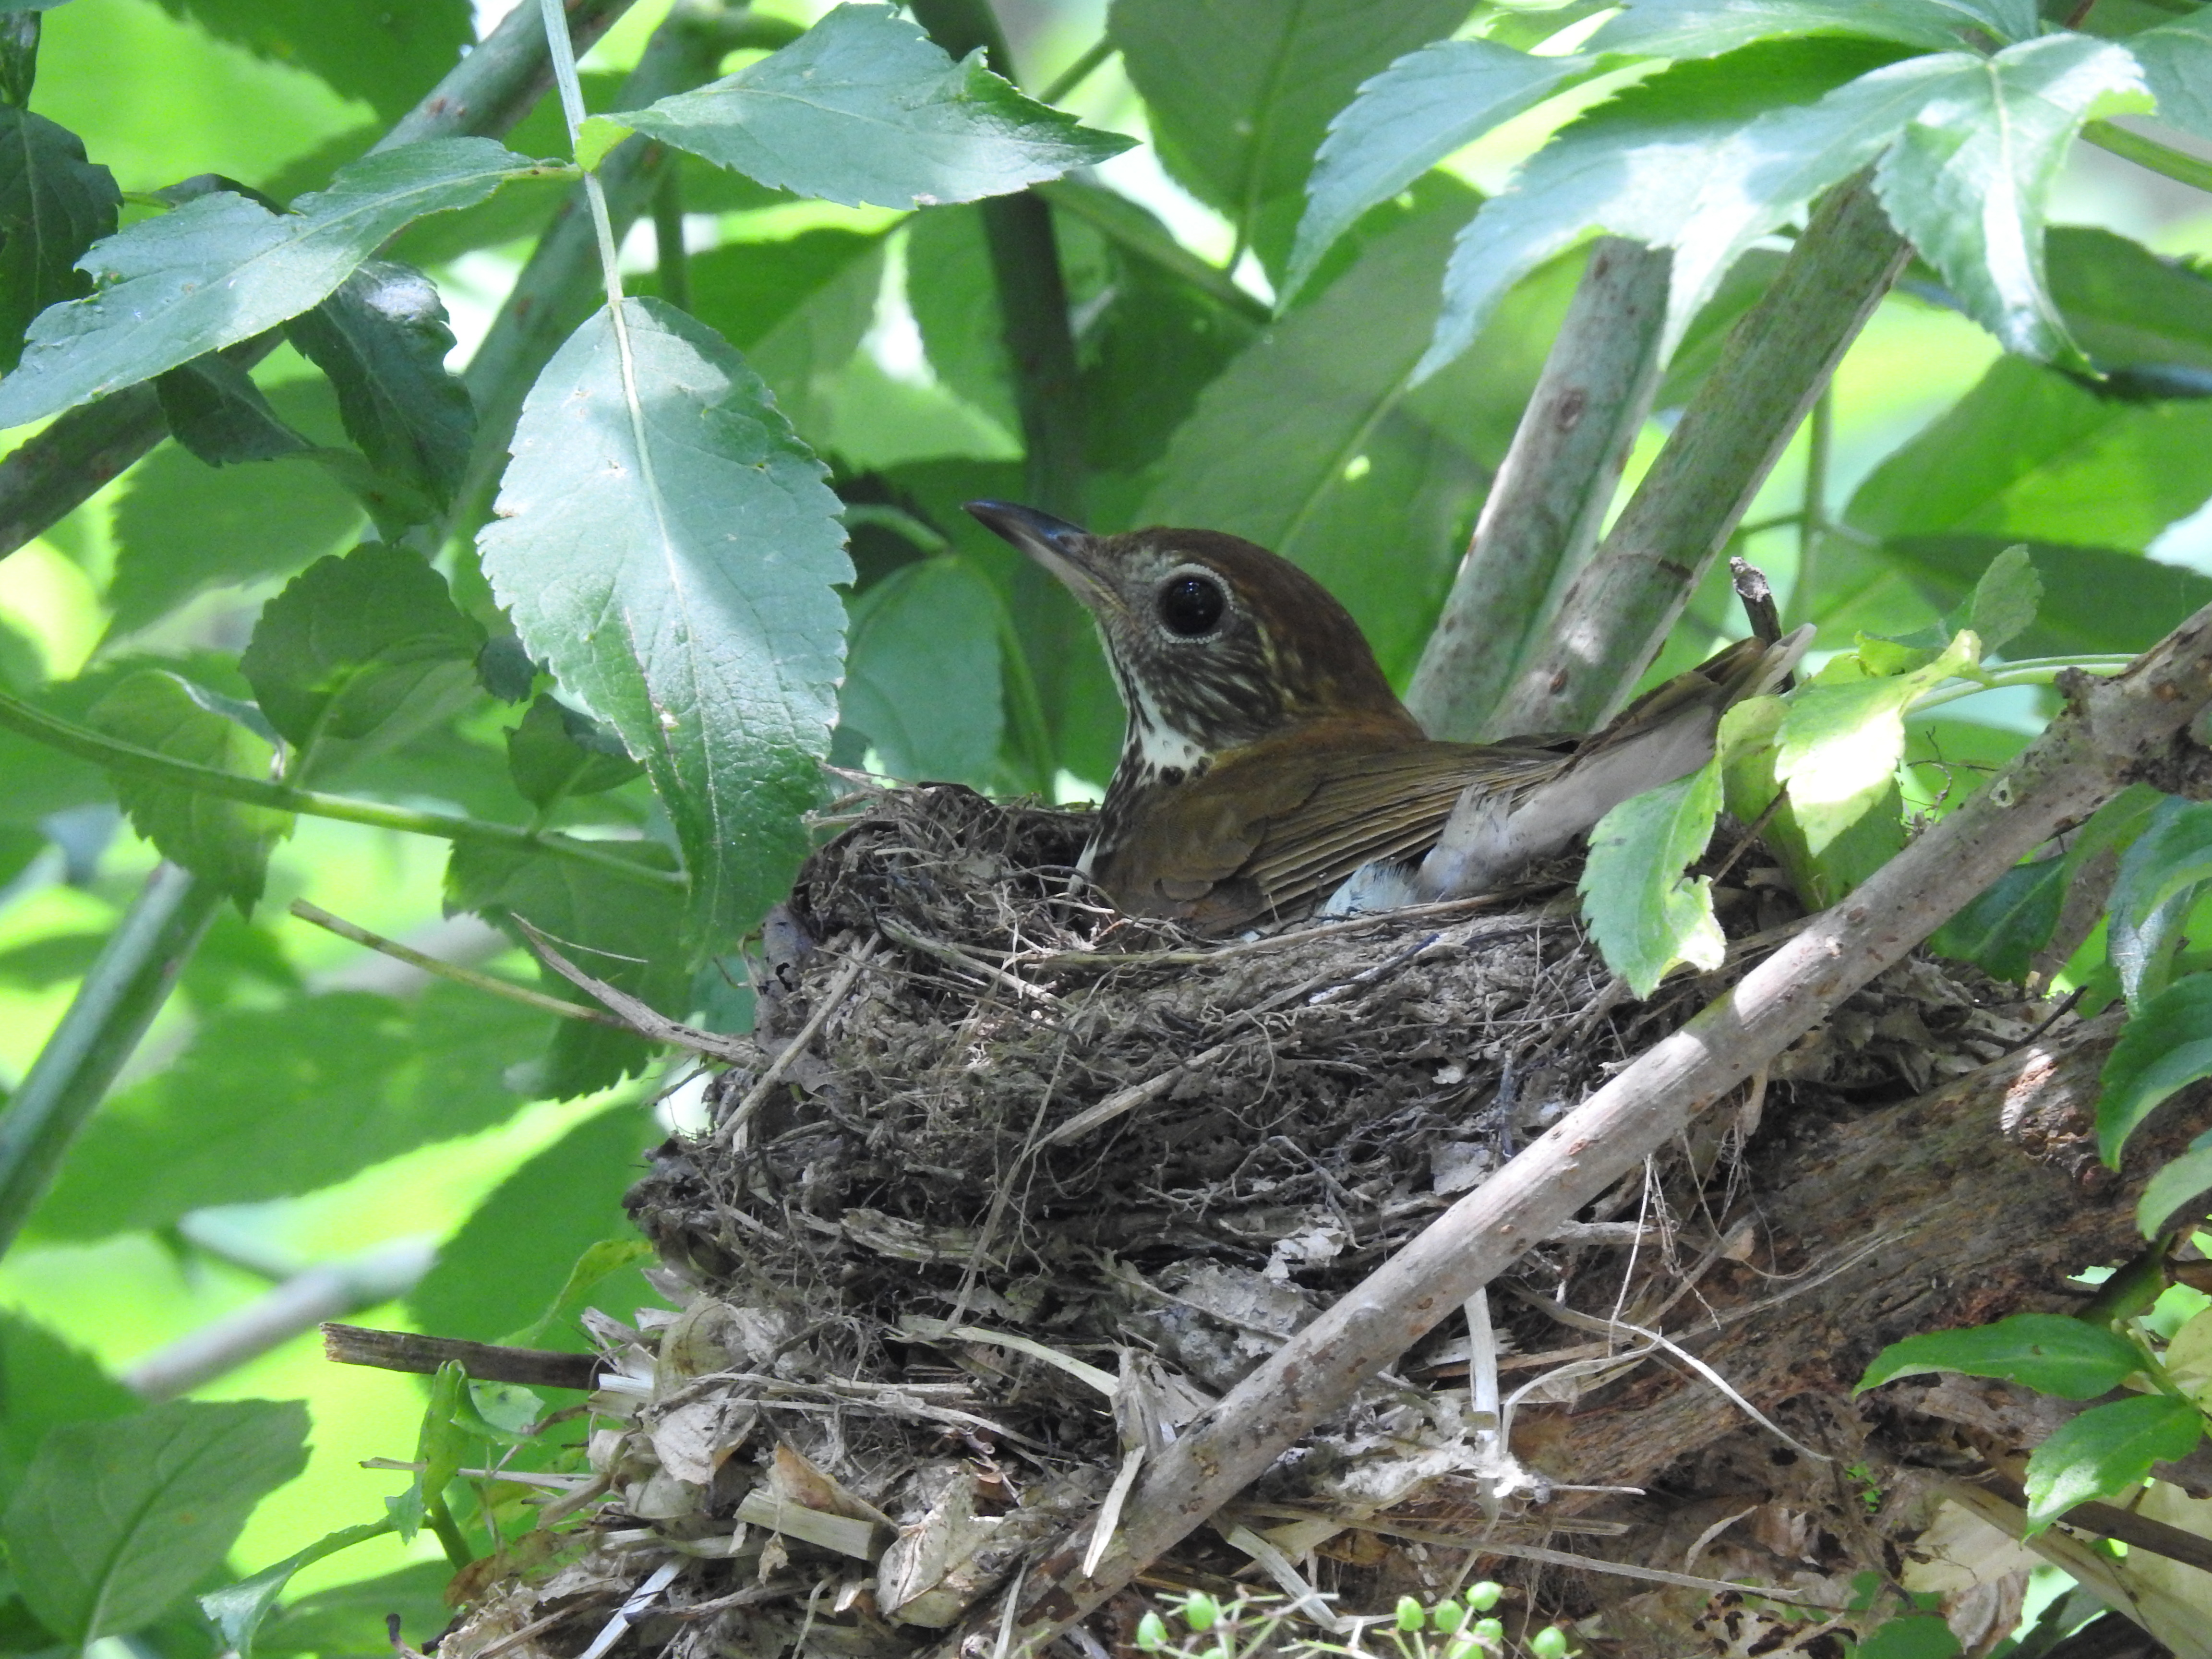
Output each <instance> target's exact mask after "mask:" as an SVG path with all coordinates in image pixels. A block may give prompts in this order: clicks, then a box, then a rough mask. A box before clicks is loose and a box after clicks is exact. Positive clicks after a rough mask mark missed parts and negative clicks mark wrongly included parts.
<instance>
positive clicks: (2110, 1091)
mask: <svg viewBox="0 0 2212 1659" xmlns="http://www.w3.org/2000/svg"><path fill="white" fill-rule="evenodd" d="M2204 1077H2212V974H2191V975H2189V976H2188V977H2187V978H2185V979H2178V980H2176V981H2174V982H2173V983H2172V984H2171V985H2169V986H2167V987H2166V988H2165V989H2164V990H2163V991H2160V993H2159V994H2157V995H2156V996H2154V997H2152V998H2150V999H2149V1000H2147V1001H2146V1002H2145V1003H2144V1004H2143V1005H2142V1007H2140V1008H2138V1009H2136V1012H2135V1017H2134V1018H2131V1019H2130V1020H2129V1021H2128V1023H2127V1024H2125V1025H2124V1026H2123V1027H2122V1028H2121V1030H2120V1040H2119V1041H2118V1042H2115V1043H2114V1044H2113V1045H2112V1054H2111V1055H2110V1056H2109V1057H2107V1058H2106V1061H2105V1069H2104V1071H2103V1073H2101V1074H2100V1077H2099V1079H2098V1083H2099V1085H2100V1094H2099V1096H2098V1099H2097V1150H2098V1152H2100V1153H2101V1154H2103V1156H2104V1159H2105V1162H2106V1163H2107V1164H2111V1165H2112V1167H2113V1168H2115V1169H2117V1168H2118V1167H2119V1162H2120V1149H2121V1148H2122V1147H2123V1146H2125V1145H2126V1144H2127V1139H2128V1137H2129V1136H2130V1135H2131V1134H2133V1133H2135V1132H2136V1129H2137V1128H2139V1127H2141V1126H2142V1122H2143V1121H2144V1120H2145V1119H2147V1118H2148V1117H2149V1116H2150V1115H2151V1113H2152V1112H2153V1111H2154V1110H2156V1109H2158V1107H2159V1106H2160V1104H2161V1103H2164V1102H2165V1100H2166V1098H2167V1097H2169V1096H2171V1095H2172V1093H2173V1092H2174V1091H2176V1090H2178V1089H2182V1088H2185V1087H2186V1086H2187V1085H2190V1084H2191V1083H2194V1082H2196V1081H2197V1079H2199V1078H2204Z"/></svg>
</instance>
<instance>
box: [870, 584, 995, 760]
mask: <svg viewBox="0 0 2212 1659" xmlns="http://www.w3.org/2000/svg"><path fill="white" fill-rule="evenodd" d="M852 609H853V632H852V640H851V642H850V644H849V645H848V647H847V649H846V659H845V692H844V698H843V702H842V720H843V722H844V723H845V724H846V725H848V726H852V727H854V729H855V730H857V731H860V732H864V733H866V736H867V738H868V740H869V742H870V743H871V744H873V745H874V747H875V749H876V750H877V752H878V754H880V755H881V756H882V757H883V761H884V766H885V767H887V768H888V769H890V775H892V776H893V777H896V778H904V779H908V780H916V781H919V780H928V781H941V782H951V783H974V784H981V783H984V782H986V781H988V779H989V777H990V775H991V773H992V771H993V769H994V767H995V766H996V764H997V763H998V757H999V738H1000V733H1001V732H1002V731H1003V729H1004V727H1005V724H1006V712H1005V703H1004V700H1003V699H1002V697H1001V696H1000V685H999V671H1000V665H999V637H1000V629H1001V627H1002V626H1003V622H1004V618H1003V613H1002V612H1001V611H1000V605H999V596H998V594H997V593H996V592H994V591H993V589H992V587H991V585H990V584H989V583H988V582H987V581H985V580H983V579H982V578H981V576H979V575H977V574H975V572H974V571H973V570H971V569H969V568H968V567H967V566H966V565H965V564H963V563H962V562H960V561H959V560H958V559H957V558H936V559H924V560H921V561H920V562H916V563H914V564H910V565H908V566H906V567H905V568H903V569H900V570H896V571H893V572H892V573H891V574H890V575H889V576H886V577H884V579H883V580H881V581H879V582H878V583H876V584H875V586H872V587H871V588H869V589H868V590H867V591H866V592H864V593H862V594H861V595H860V598H858V599H855V600H854V602H853V607H852Z"/></svg>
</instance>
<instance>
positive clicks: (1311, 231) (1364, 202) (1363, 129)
mask: <svg viewBox="0 0 2212 1659" xmlns="http://www.w3.org/2000/svg"><path fill="white" fill-rule="evenodd" d="M1606 68H1607V64H1606V63H1605V62H1604V61H1603V60H1601V58H1598V57H1595V56H1576V55H1563V56H1559V57H1553V58H1535V57H1532V56H1530V55H1529V54H1528V53H1527V52H1515V51H1514V50H1512V48H1510V46H1499V45H1498V43H1497V42H1496V41H1493V40H1439V41H1437V42H1435V43H1434V44H1432V45H1431V46H1424V47H1422V48H1421V49H1420V50H1419V52H1413V53H1410V54H1408V55H1407V56H1406V57H1404V58H1400V59H1399V60H1398V61H1397V62H1396V63H1395V64H1391V65H1390V67H1389V68H1388V69H1386V70H1383V73H1382V74H1380V75H1378V76H1376V77H1375V78H1374V79H1373V80H1371V81H1370V82H1367V83H1366V84H1365V85H1364V86H1363V87H1361V88H1359V95H1358V97H1356V98H1354V99H1353V100H1352V101H1351V102H1350V103H1349V104H1347V105H1346V106H1344V108H1343V109H1341V110H1340V111H1339V112H1337V116H1336V118H1335V119H1334V120H1333V121H1331V122H1330V123H1329V125H1328V138H1327V139H1326V140H1325V141H1323V143H1322V147H1321V153H1320V155H1317V156H1316V158H1315V160H1314V167H1313V176H1312V178H1311V179H1309V180H1308V181H1307V185H1306V197H1307V202H1306V209H1305V213H1304V216H1303V217H1302V218H1301V219H1300V220H1299V221H1298V234H1297V241H1296V243H1295V244H1294V245H1293V246H1292V247H1291V258H1290V269H1289V271H1288V273H1287V274H1286V275H1285V277H1284V279H1283V289H1282V299H1283V301H1285V302H1287V301H1290V300H1291V299H1293V298H1295V297H1296V296H1297V291H1298V290H1299V289H1301V288H1303V287H1304V285H1305V283H1306V282H1307V280H1308V279H1309V278H1310V276H1312V275H1313V272H1314V268H1315V267H1316V265H1318V264H1320V263H1321V259H1322V255H1323V254H1325V253H1327V252H1328V250H1329V249H1330V248H1331V247H1332V246H1334V245H1335V243H1336V240H1337V239H1338V238H1339V237H1340V236H1342V235H1343V234H1344V233H1345V232H1346V231H1347V230H1350V229H1351V228H1352V226H1353V225H1354V224H1355V223H1357V222H1358V219H1359V216H1360V215H1362V214H1364V213H1365V212H1366V211H1367V210H1369V209H1370V208H1371V207H1374V206H1376V204H1378V203H1383V202H1387V201H1389V199H1390V198H1391V197H1393V196H1395V195H1396V194H1397V193H1398V192H1399V191H1401V190H1403V189H1405V188H1406V186H1407V185H1410V184H1412V183H1413V180H1414V179H1418V178H1419V177H1420V176H1421V174H1423V173H1426V172H1427V171H1428V170H1429V169H1430V168H1431V167H1434V166H1436V164H1437V162H1439V161H1443V159H1444V158H1445V157H1446V156H1447V155H1450V154H1451V153H1452V152H1453V151H1454V150H1455V149H1459V148H1460V147H1461V146H1462V145H1464V144H1468V143H1473V142H1474V140H1475V139H1477V138H1479V137H1481V136H1482V135H1483V134H1484V133H1486V132H1487V131H1490V130H1491V129H1492V127H1494V126H1497V125H1499V124H1500V123H1502V122H1505V121H1509V120H1510V119H1512V118H1513V117H1515V116H1516V115H1518V114H1520V113H1521V112H1522V111H1523V110H1528V109H1533V108H1534V107H1535V106H1537V105H1538V104H1540V103H1541V102H1543V100H1545V99H1547V98H1549V97H1550V96H1551V95H1552V94H1553V93H1555V92H1563V91H1565V89H1566V88H1569V87H1571V86H1576V85H1578V84H1580V83H1581V82H1584V81H1587V80H1589V78H1590V77H1591V76H1595V75H1598V74H1601V73H1603V72H1604V70H1605V69H1606Z"/></svg>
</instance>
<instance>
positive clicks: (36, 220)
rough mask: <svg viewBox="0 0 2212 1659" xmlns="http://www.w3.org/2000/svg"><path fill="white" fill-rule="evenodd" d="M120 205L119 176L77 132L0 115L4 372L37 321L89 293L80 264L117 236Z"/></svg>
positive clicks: (0, 367) (7, 112)
mask: <svg viewBox="0 0 2212 1659" xmlns="http://www.w3.org/2000/svg"><path fill="white" fill-rule="evenodd" d="M118 201H119V197H118V194H117V191H116V189H115V179H114V175H112V173H109V172H108V170H107V169H106V167H100V166H98V165H96V164H95V163H94V162H92V161H88V160H86V159H85V154H84V143H83V141H82V139H80V138H79V137H77V136H76V134H75V133H73V132H71V131H69V130H68V129H67V128H66V127H60V126H57V125H54V124H53V123H52V121H49V120H47V119H46V117H44V116H43V115H33V114H32V113H31V112H30V111H28V110H27V109H17V108H15V107H13V106H9V107H6V108H0V371H4V370H8V369H12V368H15V360H16V359H17V358H18V357H19V356H21V355H22V339H23V331H24V330H25V329H26V328H27V327H28V326H29V325H30V322H31V319H32V318H33V317H35V316H37V315H38V314H39V313H40V312H41V311H44V310H45V309H46V307H48V306H50V305H57V304H59V303H60V302H61V301H64V300H73V299H75V298H76V297H77V296H78V295H81V294H82V293H83V292H84V291H85V289H86V288H87V287H88V283H87V282H86V280H85V278H84V277H83V276H82V275H81V274H80V273H79V272H78V270H77V269H76V262H77V260H78V259H79V258H82V256H83V254H84V251H85V250H86V249H87V248H88V247H90V246H92V245H93V243H94V242H95V241H97V240H100V238H101V237H103V236H112V235H113V234H115V216H116V209H117V206H118Z"/></svg>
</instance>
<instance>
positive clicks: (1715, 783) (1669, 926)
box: [1577, 756, 1728, 997]
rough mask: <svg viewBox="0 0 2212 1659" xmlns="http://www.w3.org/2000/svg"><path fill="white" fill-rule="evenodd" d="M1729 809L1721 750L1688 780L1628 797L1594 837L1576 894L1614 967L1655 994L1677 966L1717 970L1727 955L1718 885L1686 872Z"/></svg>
mask: <svg viewBox="0 0 2212 1659" xmlns="http://www.w3.org/2000/svg"><path fill="white" fill-rule="evenodd" d="M1720 810H1721V763H1720V757H1718V756H1715V757H1713V758H1712V759H1711V760H1710V761H1708V762H1707V763H1705V765H1703V766H1701V767H1699V769H1697V770H1696V771H1694V772H1692V773H1691V774H1690V775H1688V776H1687V777H1684V778H1677V779H1676V780H1675V781H1674V782H1672V783H1668V784H1662V786H1660V787H1658V788H1656V789H1647V790H1645V791H1644V793H1642V794H1640V795H1636V796H1633V797H1632V798H1631V799H1627V800H1625V801H1623V802H1622V803H1621V804H1620V805H1618V806H1616V807H1614V808H1613V810H1612V811H1610V812H1607V814H1606V815H1605V816H1604V817H1601V818H1600V819H1599V820H1598V821H1597V824H1596V827H1595V828H1594V829H1591V831H1590V833H1589V848H1590V850H1589V863H1587V864H1586V865H1584V866H1583V875H1582V881H1581V883H1580V884H1579V885H1578V887H1577V890H1578V891H1579V892H1580V893H1581V894H1582V899H1583V921H1586V922H1587V923H1588V924H1589V930H1590V933H1591V934H1592V935H1593V936H1594V937H1595V939H1596V940H1597V945H1598V949H1599V950H1600V951H1602V952H1603V953H1604V955H1605V960H1606V965H1607V967H1609V968H1611V969H1613V972H1614V973H1616V974H1619V975H1620V976H1621V977H1622V978H1623V979H1625V980H1626V981H1628V988H1629V990H1630V991H1631V992H1632V994H1634V995H1636V996H1638V997H1648V996H1650V994H1651V993H1652V992H1653V991H1654V990H1655V989H1656V988H1657V987H1658V984H1659V981H1661V980H1662V979H1663V978H1665V977H1666V974H1667V970H1668V969H1669V968H1672V967H1673V966H1674V964H1675V963H1678V962H1686V963H1689V964H1690V965H1691V966H1692V967H1693V968H1705V969H1711V968H1717V967H1719V966H1720V964H1721V958H1722V957H1723V956H1724V955H1725V954H1726V953H1727V951H1728V940H1727V939H1724V938H1723V937H1722V934H1721V927H1720V922H1719V921H1718V920H1717V918H1716V917H1715V916H1714V915H1713V895H1712V884H1711V882H1710V881H1707V880H1706V879H1705V878H1703V877H1698V878H1694V879H1693V878H1690V877H1687V876H1686V875H1685V874H1684V873H1683V872H1684V871H1685V870H1686V869H1687V868H1688V867H1689V866H1690V865H1691V863H1692V861H1693V860H1696V859H1697V858H1698V856H1699V854H1702V853H1703V852H1704V851H1705V843H1706V842H1709V841H1711V839H1712V835H1713V820H1714V818H1715V817H1717V816H1718V814H1719V812H1720Z"/></svg>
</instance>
